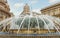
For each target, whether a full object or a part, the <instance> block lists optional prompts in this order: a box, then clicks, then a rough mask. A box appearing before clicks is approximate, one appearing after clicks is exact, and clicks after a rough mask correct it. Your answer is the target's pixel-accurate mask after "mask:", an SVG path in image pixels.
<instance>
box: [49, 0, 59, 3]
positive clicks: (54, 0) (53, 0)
mask: <svg viewBox="0 0 60 38" xmlns="http://www.w3.org/2000/svg"><path fill="white" fill-rule="evenodd" d="M57 2H59V0H49V3H57Z"/></svg>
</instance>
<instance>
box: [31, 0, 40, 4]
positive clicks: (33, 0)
mask: <svg viewBox="0 0 60 38" xmlns="http://www.w3.org/2000/svg"><path fill="white" fill-rule="evenodd" d="M38 1H39V0H30V2H31V4H36V3H38Z"/></svg>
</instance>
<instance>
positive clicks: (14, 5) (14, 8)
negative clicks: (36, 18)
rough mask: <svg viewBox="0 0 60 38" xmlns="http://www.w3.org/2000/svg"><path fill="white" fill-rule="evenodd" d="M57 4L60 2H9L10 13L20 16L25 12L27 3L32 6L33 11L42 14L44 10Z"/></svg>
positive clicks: (55, 0) (54, 0)
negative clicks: (24, 8) (41, 11)
mask: <svg viewBox="0 0 60 38" xmlns="http://www.w3.org/2000/svg"><path fill="white" fill-rule="evenodd" d="M57 2H60V0H8V4H9V6H10V9H11V10H10V11H11V12H12V13H14V15H19V14H20V13H21V12H22V11H23V7H24V5H25V4H26V3H27V4H28V5H29V6H30V10H31V11H34V12H38V13H40V10H41V9H42V8H45V7H47V6H50V5H52V4H54V3H57Z"/></svg>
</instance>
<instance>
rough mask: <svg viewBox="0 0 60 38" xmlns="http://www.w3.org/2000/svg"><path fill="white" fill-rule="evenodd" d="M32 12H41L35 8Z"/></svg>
mask: <svg viewBox="0 0 60 38" xmlns="http://www.w3.org/2000/svg"><path fill="white" fill-rule="evenodd" d="M32 12H36V13H41V11H40V9H33V10H32Z"/></svg>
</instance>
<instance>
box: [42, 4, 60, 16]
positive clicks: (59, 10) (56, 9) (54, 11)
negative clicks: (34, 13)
mask: <svg viewBox="0 0 60 38" xmlns="http://www.w3.org/2000/svg"><path fill="white" fill-rule="evenodd" d="M41 12H42V14H47V15H51V16H56V17H60V3H56V4H54V5H51V6H48V7H46V8H43V9H41Z"/></svg>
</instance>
